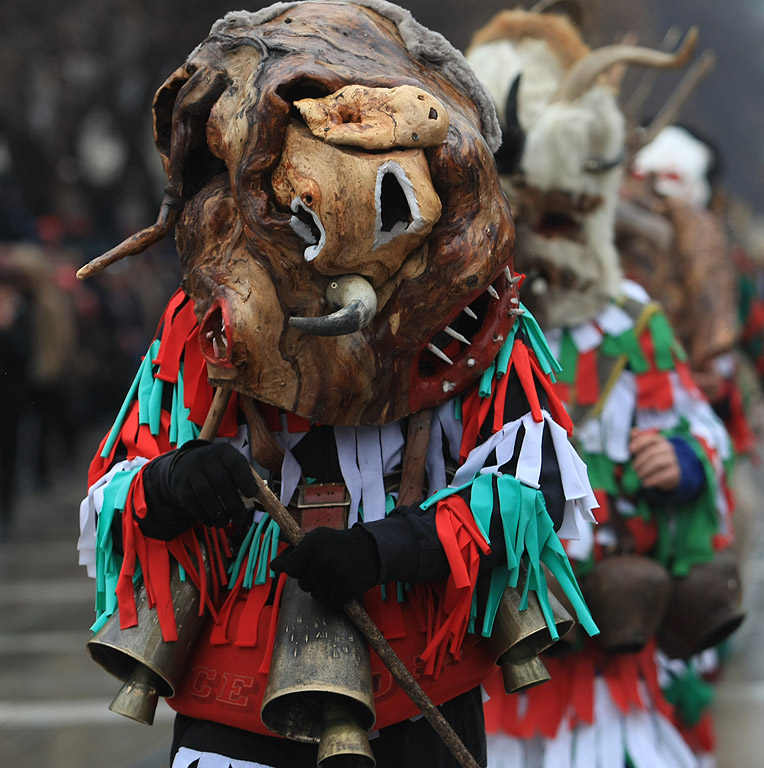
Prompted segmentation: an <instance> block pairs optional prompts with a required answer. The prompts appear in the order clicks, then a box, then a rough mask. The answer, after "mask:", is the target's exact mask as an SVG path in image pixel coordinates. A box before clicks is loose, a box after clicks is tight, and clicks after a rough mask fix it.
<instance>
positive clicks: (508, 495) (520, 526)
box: [471, 475, 599, 639]
mask: <svg viewBox="0 0 764 768" xmlns="http://www.w3.org/2000/svg"><path fill="white" fill-rule="evenodd" d="M496 487H497V491H498V497H499V514H500V515H501V521H502V527H503V530H504V541H505V543H506V547H507V564H506V566H501V567H498V568H496V569H494V572H492V574H491V583H490V586H489V594H488V601H487V604H486V611H485V614H484V617H483V624H482V628H481V633H482V634H483V635H485V636H489V635H490V633H491V631H492V629H493V624H494V620H495V618H496V611H497V610H498V606H499V603H500V601H501V595H502V594H503V592H504V589H505V588H506V587H507V586H509V587H511V588H517V587H518V583H519V578H520V575H521V573H523V572H524V573H525V575H526V578H525V581H524V583H523V585H522V598H521V603H520V608H521V610H523V609H525V608H527V605H528V596H529V593H530V591H533V592H535V593H536V596H537V597H538V600H539V604H540V606H541V611H542V613H543V615H544V618H545V621H546V623H547V627H548V628H549V631H550V633H551V635H552V637H553V638H555V639H557V637H558V633H557V628H556V626H555V623H554V615H553V612H552V608H551V605H550V602H549V595H548V589H547V582H546V576H545V575H544V572H543V569H542V567H541V563H544V564H545V565H547V567H549V568H550V570H551V571H552V573H553V574H554V575H555V577H556V578H557V579H558V581H559V582H560V586H561V587H562V589H563V591H564V592H565V594H566V595H568V597H569V598H570V600H571V603H572V604H573V606H574V609H575V611H576V615H577V616H578V618H579V622H580V623H581V625H582V626H583V627H584V629H585V630H586V631H587V632H588V633H589V634H597V633H598V632H599V630H598V629H597V626H596V624H595V623H594V620H593V619H592V617H591V614H590V613H589V609H588V608H587V607H586V603H585V601H584V598H583V595H582V594H581V590H580V588H579V586H578V583H577V582H576V578H575V576H574V574H573V569H572V568H571V566H570V563H569V561H568V558H567V555H566V554H565V550H564V549H563V547H562V544H561V543H560V541H559V539H558V538H557V534H556V533H555V532H554V525H553V523H552V520H551V518H550V517H549V514H548V512H547V508H546V501H545V500H544V495H543V493H542V492H541V491H540V490H538V489H536V488H530V487H529V486H526V485H523V484H522V483H521V482H520V481H519V480H518V479H517V478H515V477H512V476H511V475H502V476H501V477H499V478H497V480H496ZM486 496H487V494H486V493H485V491H484V490H483V489H481V491H480V493H479V495H478V497H477V499H478V504H479V506H480V507H482V506H484V505H485V503H486V501H485V500H486ZM474 499H475V486H474V485H473V496H472V499H471V502H472V501H473V500H474ZM471 507H472V503H471ZM473 514H476V517H477V515H479V516H481V517H482V518H485V510H484V509H482V508H481V509H479V510H478V512H477V513H475V510H474V509H473ZM489 522H490V518H489Z"/></svg>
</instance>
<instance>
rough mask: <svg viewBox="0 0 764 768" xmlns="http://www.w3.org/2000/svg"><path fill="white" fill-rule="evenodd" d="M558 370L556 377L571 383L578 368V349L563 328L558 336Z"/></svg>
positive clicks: (567, 331) (568, 332)
mask: <svg viewBox="0 0 764 768" xmlns="http://www.w3.org/2000/svg"><path fill="white" fill-rule="evenodd" d="M560 365H562V371H560V373H559V375H558V378H559V380H560V381H563V382H565V383H566V384H573V383H574V382H575V380H576V370H577V369H578V349H577V347H576V343H575V342H574V341H573V337H572V336H571V335H570V331H569V330H568V329H567V328H565V329H564V330H563V332H562V337H561V338H560Z"/></svg>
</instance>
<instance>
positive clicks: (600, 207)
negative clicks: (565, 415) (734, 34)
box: [467, 11, 741, 768]
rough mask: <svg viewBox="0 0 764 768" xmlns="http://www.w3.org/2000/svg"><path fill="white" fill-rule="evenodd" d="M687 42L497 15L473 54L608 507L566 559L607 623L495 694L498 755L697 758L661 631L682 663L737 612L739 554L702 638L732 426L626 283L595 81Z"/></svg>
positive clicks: (555, 761) (615, 137) (621, 135)
mask: <svg viewBox="0 0 764 768" xmlns="http://www.w3.org/2000/svg"><path fill="white" fill-rule="evenodd" d="M690 40H691V38H690ZM691 48H692V44H691V42H690V41H689V40H688V42H687V43H685V44H684V46H683V47H682V48H681V49H680V51H679V52H678V53H677V54H675V55H674V54H666V53H662V52H658V51H652V50H648V49H645V48H640V47H636V46H631V45H614V46H607V47H604V48H600V49H596V50H590V49H589V48H588V47H587V46H586V45H585V44H584V43H583V41H582V39H581V36H580V34H579V32H578V31H577V29H576V28H575V27H574V26H573V24H571V23H570V21H569V20H568V19H567V18H566V17H564V16H561V15H557V14H554V13H553V14H542V13H533V12H524V11H511V12H510V11H507V12H504V13H501V14H499V15H498V16H496V17H495V18H494V19H493V21H492V22H490V23H489V24H488V25H487V26H486V27H485V28H483V29H481V30H480V31H479V32H478V33H476V35H475V38H474V40H473V45H472V47H471V48H470V50H469V51H468V52H467V59H468V61H469V62H470V63H471V65H472V66H473V68H474V69H475V71H476V73H477V74H478V76H479V77H480V78H481V80H482V81H483V83H484V84H485V85H486V87H487V88H488V90H489V91H490V92H491V94H492V96H493V98H494V100H495V102H496V104H497V105H499V112H500V118H501V121H502V126H503V131H504V143H503V145H502V147H501V149H500V150H499V152H498V153H497V155H496V158H497V163H498V165H499V169H500V172H501V173H502V183H503V186H504V188H505V190H506V191H507V193H508V195H509V197H510V199H511V201H512V209H513V213H514V215H515V220H516V225H517V247H516V254H515V255H516V262H517V265H518V270H519V271H521V272H524V273H526V275H527V279H526V282H525V283H524V285H523V292H524V296H525V300H526V303H527V304H528V306H529V307H532V309H533V311H534V313H536V316H537V317H538V319H539V322H540V323H541V325H542V328H543V329H544V331H545V333H546V334H547V338H548V339H549V341H550V346H551V348H552V349H553V351H554V352H555V354H556V355H557V356H558V358H559V360H560V363H561V365H562V372H561V373H560V374H558V376H557V384H556V385H555V390H556V392H557V393H558V394H559V395H560V396H561V398H562V400H563V401H564V402H565V404H566V407H568V409H569V410H570V412H571V415H572V416H573V418H574V421H575V422H576V438H577V441H578V443H579V445H580V448H581V451H582V456H583V457H584V459H585V461H586V463H587V466H588V469H589V477H590V479H591V482H592V486H593V487H594V489H595V493H596V495H597V498H598V500H599V502H600V506H599V509H598V510H597V511H596V516H597V520H598V522H599V523H600V525H599V526H597V527H596V529H595V528H594V526H591V527H590V528H589V530H588V535H587V536H586V537H585V538H583V539H581V540H579V541H577V542H573V543H571V544H570V545H569V546H568V554H569V555H571V557H572V559H574V560H575V563H576V569H577V573H578V574H579V575H580V576H581V577H582V578H583V581H582V587H583V589H584V595H585V596H586V598H587V601H588V603H589V605H590V607H591V608H592V612H593V615H594V617H595V620H596V621H597V622H598V625H599V626H600V629H601V630H602V633H601V635H600V636H599V637H597V638H594V639H591V640H589V639H586V638H584V637H582V636H576V637H573V638H569V643H568V645H569V650H568V652H567V653H559V652H556V653H555V654H554V657H553V658H549V659H548V660H546V663H547V666H548V668H549V671H550V673H551V676H552V680H551V682H550V683H548V684H546V685H543V686H539V687H538V688H535V689H533V690H530V691H529V692H527V693H525V694H521V696H519V697H505V696H503V695H502V694H501V692H500V689H499V687H498V686H495V685H493V684H488V685H487V688H488V689H489V693H491V695H492V698H491V700H490V701H489V702H488V703H487V705H486V724H487V728H488V730H489V733H490V734H491V736H490V739H489V764H490V765H492V766H497V767H498V766H510V765H511V766H516V765H523V766H555V768H563V767H564V766H574V765H587V766H598V767H599V768H612V767H613V766H623V765H632V766H638V767H639V766H644V768H647V767H648V766H650V767H651V768H652V767H653V766H658V765H659V766H692V765H695V764H696V759H695V756H694V755H693V753H692V751H691V750H690V749H689V748H688V746H687V744H686V743H685V742H684V741H683V739H682V737H681V735H680V733H679V732H678V730H677V729H676V727H675V724H674V722H673V721H674V720H675V717H674V715H675V713H674V711H673V709H672V707H671V706H670V705H669V704H668V702H667V701H666V699H665V697H664V695H663V693H662V691H661V688H660V684H659V677H658V668H657V666H656V660H655V648H656V638H657V639H658V642H659V643H660V644H661V645H662V646H663V647H664V648H665V649H667V652H669V653H671V654H672V655H679V656H684V655H691V654H692V653H693V652H694V651H695V650H696V649H697V648H699V647H705V646H706V644H708V643H713V642H715V641H716V640H717V639H718V636H717V635H716V632H718V631H719V629H720V626H721V624H722V623H724V625H725V631H731V630H732V629H734V627H736V626H737V625H738V624H739V622H740V620H741V615H740V613H739V610H738V600H739V582H738V581H737V575H736V571H735V569H734V564H733V567H732V576H731V578H730V579H729V585H730V586H731V588H732V589H731V591H732V594H726V595H724V596H722V598H721V603H722V612H724V613H725V616H724V620H723V622H721V621H719V614H717V613H715V612H714V611H713V610H710V611H709V614H713V615H714V619H713V621H712V623H713V624H714V627H713V629H712V630H710V631H709V627H708V626H705V625H704V623H703V621H700V620H698V619H699V616H702V610H703V609H700V610H699V607H698V606H702V605H703V601H704V600H705V599H706V598H707V596H708V595H710V594H711V593H712V592H714V591H715V589H716V588H719V587H720V588H721V589H722V592H724V591H725V589H726V587H725V584H726V583H727V581H726V580H727V578H728V576H729V574H730V571H729V569H727V570H725V569H724V568H721V569H718V568H716V566H717V564H718V563H717V559H718V558H717V554H716V550H717V548H724V547H725V546H726V545H727V544H728V543H729V537H730V535H731V532H730V529H729V518H730V498H729V495H728V489H727V486H726V475H725V462H726V461H727V460H728V459H729V458H730V445H729V440H728V437H727V433H726V432H725V430H724V427H723V425H722V424H721V422H720V421H719V419H718V418H717V417H716V416H715V415H714V413H713V411H712V410H711V408H710V407H709V405H708V403H707V402H706V401H705V400H704V398H703V396H702V395H701V393H700V392H699V390H698V388H697V387H696V386H695V384H694V382H693V379H692V376H691V373H690V369H689V366H688V364H687V358H686V355H685V352H684V350H683V348H682V346H681V344H680V343H679V342H678V340H677V339H676V338H675V336H674V333H673V331H672V329H671V326H670V325H669V323H668V321H667V319H666V316H665V315H664V314H663V312H662V311H661V309H660V307H659V306H658V305H657V304H655V303H654V302H652V301H651V299H650V297H649V296H648V295H647V293H646V292H645V291H644V289H643V288H642V287H641V286H639V285H637V284H636V283H633V282H629V281H624V280H622V277H621V268H620V265H619V260H618V254H617V251H616V248H615V242H614V241H615V231H614V220H615V211H616V205H617V202H618V194H619V185H620V179H621V173H622V164H623V159H624V156H625V151H624V148H625V130H624V119H623V116H622V113H621V111H620V109H619V106H618V103H617V100H616V93H615V92H614V90H613V88H612V86H611V82H609V81H608V79H607V77H606V76H607V74H608V73H609V72H610V71H611V69H612V67H614V66H616V65H619V66H622V65H623V64H625V63H632V64H639V65H644V66H657V67H666V66H678V65H680V64H681V63H684V62H686V61H687V59H688V57H689V54H690V51H691ZM725 567H726V566H725ZM701 572H702V573H704V574H705V576H704V578H702V579H700V580H699V581H700V586H699V587H698V578H697V577H698V576H699V575H700V573H701ZM705 578H707V580H705V581H704V579H705ZM711 585H716V587H712V586H711ZM688 593H692V599H690V598H689V596H688ZM690 605H694V606H695V608H694V609H692V610H695V611H696V613H695V615H694V616H692V615H691V613H692V610H691V609H690ZM679 635H683V637H682V640H681V643H680V640H679ZM559 645H561V644H558V646H557V650H558V651H559Z"/></svg>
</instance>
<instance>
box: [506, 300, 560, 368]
mask: <svg viewBox="0 0 764 768" xmlns="http://www.w3.org/2000/svg"><path fill="white" fill-rule="evenodd" d="M520 307H521V308H522V309H524V310H525V314H524V315H523V316H522V319H521V322H522V325H523V330H524V331H525V333H526V334H527V336H528V340H529V341H530V343H531V347H532V348H533V351H534V352H535V354H536V358H537V359H538V361H539V364H540V365H541V369H542V370H543V371H544V373H546V374H547V375H549V376H551V378H552V381H555V374H558V373H561V372H562V370H563V367H562V365H560V363H559V362H557V358H555V356H554V355H553V354H552V350H551V349H550V348H549V344H547V341H546V338H545V337H544V334H543V332H542V330H541V328H540V327H539V324H538V323H537V322H536V318H535V317H534V316H533V315H532V314H531V313H530V312H528V310H527V309H526V307H525V306H524V305H523V304H520ZM515 325H517V324H515Z"/></svg>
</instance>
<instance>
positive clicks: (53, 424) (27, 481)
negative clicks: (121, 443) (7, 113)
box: [0, 173, 179, 538]
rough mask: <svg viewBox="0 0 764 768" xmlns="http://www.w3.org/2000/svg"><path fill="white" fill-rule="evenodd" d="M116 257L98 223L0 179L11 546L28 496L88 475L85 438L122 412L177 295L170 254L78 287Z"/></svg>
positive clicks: (5, 466)
mask: <svg viewBox="0 0 764 768" xmlns="http://www.w3.org/2000/svg"><path fill="white" fill-rule="evenodd" d="M107 248H108V246H104V243H103V242H102V241H101V240H100V239H99V237H98V233H97V232H96V231H94V229H93V228H92V226H91V224H90V222H88V221H68V220H66V219H63V218H61V217H58V216H55V215H43V216H36V215H35V213H34V211H33V210H31V209H30V208H29V207H28V206H27V205H26V204H25V201H24V199H23V196H22V194H21V192H20V189H19V186H18V184H17V183H16V180H15V179H14V178H13V176H12V175H11V174H7V173H6V174H4V175H3V176H2V178H0V403H2V409H3V415H2V418H1V419H0V480H1V481H2V486H1V487H0V538H1V537H2V533H5V532H7V531H8V529H9V527H10V526H11V524H12V520H13V516H14V514H15V512H16V511H17V510H16V507H17V499H18V496H19V493H20V492H21V491H23V490H35V489H44V488H47V487H49V485H50V484H51V482H52V481H53V479H54V477H55V475H56V473H59V472H61V471H67V470H69V469H75V468H76V471H77V472H81V467H80V466H78V465H77V466H75V465H74V463H73V462H74V461H75V459H76V457H77V455H78V449H79V439H80V436H81V435H82V434H83V432H87V431H88V430H89V429H90V428H93V427H98V428H99V429H100V428H102V426H103V423H104V420H105V419H108V418H109V417H110V416H112V415H113V414H114V413H115V411H116V410H117V409H118V408H119V405H120V403H121V401H122V398H123V397H124V394H125V387H126V385H127V384H128V383H129V382H130V380H131V378H132V376H133V375H134V371H135V370H136V368H137V366H138V364H139V362H140V360H141V357H142V355H143V354H144V352H145V350H146V344H147V340H149V339H150V338H151V336H152V335H153V333H154V330H155V327H156V322H157V319H158V317H159V314H160V312H161V309H162V307H163V306H164V303H165V301H166V298H167V296H168V295H169V294H170V293H171V292H172V291H173V290H174V289H175V288H176V287H177V285H178V279H179V277H178V272H177V269H176V262H175V258H174V252H173V248H172V244H171V243H168V244H167V246H166V247H165V248H164V249H162V248H156V249H154V251H153V252H152V253H150V254H147V256H146V258H143V259H141V260H136V261H135V262H132V263H124V264H123V265H117V267H116V268H115V269H112V270H110V271H109V272H108V273H107V274H105V275H104V278H103V279H101V280H97V281H90V282H82V281H80V280H78V279H77V277H76V271H77V269H78V268H79V267H80V266H82V264H83V263H84V262H85V261H87V260H89V259H90V258H92V257H95V256H97V255H99V254H100V253H101V251H102V250H104V249H107ZM90 447H91V446H90V445H88V448H90Z"/></svg>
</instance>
